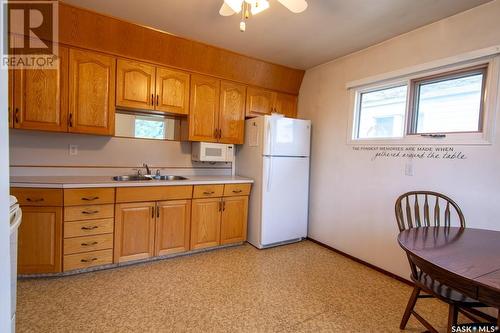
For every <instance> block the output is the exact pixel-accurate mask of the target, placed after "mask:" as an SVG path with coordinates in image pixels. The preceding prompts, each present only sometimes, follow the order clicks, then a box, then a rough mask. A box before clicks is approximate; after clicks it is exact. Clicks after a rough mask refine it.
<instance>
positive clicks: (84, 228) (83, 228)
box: [80, 225, 99, 230]
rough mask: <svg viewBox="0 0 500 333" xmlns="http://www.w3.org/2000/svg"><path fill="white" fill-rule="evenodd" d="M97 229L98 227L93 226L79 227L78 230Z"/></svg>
mask: <svg viewBox="0 0 500 333" xmlns="http://www.w3.org/2000/svg"><path fill="white" fill-rule="evenodd" d="M97 228H99V227H98V226H96V225H93V226H91V227H81V228H80V229H82V230H94V229H97Z"/></svg>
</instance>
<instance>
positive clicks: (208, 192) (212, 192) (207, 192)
mask: <svg viewBox="0 0 500 333" xmlns="http://www.w3.org/2000/svg"><path fill="white" fill-rule="evenodd" d="M214 193H215V191H205V192H203V194H205V195H210V194H214Z"/></svg>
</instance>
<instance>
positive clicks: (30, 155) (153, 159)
mask: <svg viewBox="0 0 500 333" xmlns="http://www.w3.org/2000/svg"><path fill="white" fill-rule="evenodd" d="M70 144H71V145H77V146H78V155H76V156H74V155H70V154H69V149H68V148H69V145H70ZM10 163H11V166H12V168H11V174H12V175H15V176H19V175H33V174H34V175H46V174H51V175H63V174H65V175H66V174H68V172H71V170H69V171H68V169H69V168H61V167H71V168H70V169H73V170H74V172H77V173H78V174H81V173H80V172H82V171H81V170H82V169H76V168H75V167H84V168H85V170H89V169H92V171H91V172H92V173H93V174H95V172H98V173H99V172H104V174H107V173H110V174H115V173H116V172H113V169H114V168H120V169H119V170H120V171H119V172H122V171H123V169H129V170H130V171H131V169H132V168H137V167H139V166H141V165H142V164H143V163H148V164H149V165H150V166H151V167H152V168H155V169H156V168H161V169H168V170H171V172H174V171H175V172H179V170H184V171H186V172H188V173H190V172H191V173H195V174H196V173H200V172H203V173H204V174H206V173H207V172H208V173H210V170H214V171H217V170H218V171H217V172H218V173H220V172H226V171H227V172H230V168H231V165H230V164H229V163H228V164H226V163H217V164H216V165H212V164H209V163H197V162H192V161H191V143H190V142H178V141H159V140H143V139H128V138H110V137H103V136H95V135H78V134H67V133H50V132H36V131H22V130H13V131H11V134H10ZM33 166H41V167H42V168H33ZM53 166H58V167H59V168H53ZM104 167H106V168H104ZM194 169H196V170H194ZM99 170H100V171H99ZM227 172H226V173H227Z"/></svg>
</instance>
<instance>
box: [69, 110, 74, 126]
mask: <svg viewBox="0 0 500 333" xmlns="http://www.w3.org/2000/svg"><path fill="white" fill-rule="evenodd" d="M68 125H69V127H73V114H72V113H70V114H69V119H68Z"/></svg>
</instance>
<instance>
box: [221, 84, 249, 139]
mask: <svg viewBox="0 0 500 333" xmlns="http://www.w3.org/2000/svg"><path fill="white" fill-rule="evenodd" d="M245 99H246V86H244V85H241V84H236V83H232V82H227V81H222V82H221V88H220V112H219V130H220V137H219V142H221V143H235V144H242V143H243V141H244V132H245Z"/></svg>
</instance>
